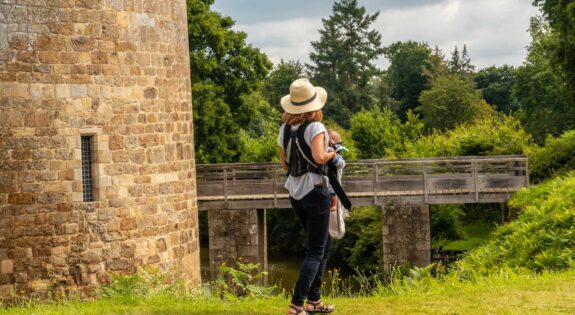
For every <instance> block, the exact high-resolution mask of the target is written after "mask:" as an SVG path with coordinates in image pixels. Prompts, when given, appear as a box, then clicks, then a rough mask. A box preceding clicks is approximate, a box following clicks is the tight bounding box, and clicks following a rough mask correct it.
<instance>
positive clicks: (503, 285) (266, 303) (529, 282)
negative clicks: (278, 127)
mask: <svg viewBox="0 0 575 315" xmlns="http://www.w3.org/2000/svg"><path fill="white" fill-rule="evenodd" d="M326 300H328V301H329V302H330V303H334V304H335V305H336V306H337V311H336V313H334V315H346V314H349V315H352V314H353V315H356V314H360V315H363V314H365V315H371V314H374V315H375V314H377V315H381V314H575V270H571V271H568V272H563V273H548V274H543V275H537V276H536V275H531V274H523V275H514V274H500V275H494V276H489V277H485V278H480V279H479V280H478V281H476V282H454V281H433V282H432V283H429V284H428V285H424V286H417V287H405V288H403V289H402V288H401V287H399V288H397V287H396V288H392V289H382V290H379V291H378V292H376V294H375V296H372V297H360V298H349V297H339V298H326ZM287 303H288V300H287V298H285V297H281V296H277V297H271V298H259V299H255V298H254V299H244V300H237V301H221V300H219V299H215V298H210V297H197V296H196V297H193V296H183V297H182V296H179V297H178V296H175V295H173V294H170V293H167V294H159V295H153V296H149V297H131V298H125V297H124V298H112V299H101V300H95V301H89V302H79V301H67V302H62V303H60V304H49V305H32V306H29V307H19V308H10V309H4V310H1V311H0V314H97V315H102V314H170V315H177V314H203V315H206V314H208V315H216V314H229V315H248V314H261V315H264V314H284V313H285V311H286V306H287Z"/></svg>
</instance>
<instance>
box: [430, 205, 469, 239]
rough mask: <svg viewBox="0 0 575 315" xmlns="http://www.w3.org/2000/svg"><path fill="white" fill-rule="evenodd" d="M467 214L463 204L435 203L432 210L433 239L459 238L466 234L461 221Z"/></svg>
mask: <svg viewBox="0 0 575 315" xmlns="http://www.w3.org/2000/svg"><path fill="white" fill-rule="evenodd" d="M464 215H465V212H464V211H463V209H462V207H461V205H434V206H432V208H431V212H430V225H431V231H432V233H431V237H432V239H433V240H440V239H442V240H458V239H461V238H463V237H464V236H465V233H464V232H463V227H462V223H461V219H462V217H463V216H464Z"/></svg>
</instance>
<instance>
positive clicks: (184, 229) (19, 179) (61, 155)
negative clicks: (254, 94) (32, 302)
mask: <svg viewBox="0 0 575 315" xmlns="http://www.w3.org/2000/svg"><path fill="white" fill-rule="evenodd" d="M186 18H187V17H186V2H185V0H154V1H147V0H18V1H14V0H0V110H1V114H0V296H6V295H8V294H9V293H10V292H12V291H13V290H17V291H18V292H25V293H34V292H45V291H47V290H48V289H49V288H53V287H62V288H83V289H87V288H90V287H94V286H97V285H99V284H100V283H102V282H105V281H107V279H108V276H107V275H108V272H110V271H112V272H117V273H133V272H135V271H136V270H137V269H138V268H139V267H142V266H150V265H151V266H158V267H160V268H162V269H164V270H170V272H172V273H173V274H174V277H177V278H182V279H186V280H188V281H189V282H191V283H198V282H199V280H200V279H199V277H200V264H199V246H198V223H197V204H196V188H195V170H194V169H195V165H194V152H193V132H192V131H193V126H192V108H191V91H190V87H191V83H190V73H189V53H188V40H187V36H188V34H187V20H186ZM81 135H91V136H93V139H94V142H93V145H92V150H93V152H94V158H95V160H94V161H93V165H92V171H93V173H94V185H95V188H96V189H95V191H94V193H95V200H94V201H93V202H84V201H83V198H82V177H81V171H82V167H81V152H80V136H81Z"/></svg>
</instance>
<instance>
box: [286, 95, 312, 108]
mask: <svg viewBox="0 0 575 315" xmlns="http://www.w3.org/2000/svg"><path fill="white" fill-rule="evenodd" d="M316 97H317V92H315V94H314V95H313V96H312V97H311V98H310V99H309V100H306V101H303V102H292V101H291V100H290V102H291V104H292V105H295V106H302V105H307V104H309V103H311V102H313V101H314V100H315V98H316Z"/></svg>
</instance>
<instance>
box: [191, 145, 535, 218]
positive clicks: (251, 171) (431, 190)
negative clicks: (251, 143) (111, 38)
mask: <svg viewBox="0 0 575 315" xmlns="http://www.w3.org/2000/svg"><path fill="white" fill-rule="evenodd" d="M196 169H197V188H198V200H199V201H200V204H202V203H203V204H205V205H209V204H211V206H210V207H209V208H212V207H215V208H218V207H221V206H223V207H224V208H233V206H232V207H230V202H233V203H235V207H242V205H245V206H246V207H247V206H248V205H249V206H250V207H251V206H253V205H254V202H255V201H257V200H262V201H263V200H265V201H266V202H264V205H266V207H269V206H275V207H277V206H279V205H280V203H281V204H284V205H285V200H287V199H288V193H287V191H286V190H285V188H284V183H285V178H286V175H285V171H284V170H283V169H282V168H281V166H280V165H279V163H233V164H201V165H198V166H197V168H196ZM342 182H343V186H344V188H345V190H346V192H347V193H348V195H349V196H350V197H351V198H352V199H353V198H355V199H357V200H358V201H360V202H359V203H357V202H356V203H355V204H358V205H363V204H378V203H380V202H381V201H382V200H384V199H385V198H388V197H395V198H397V197H402V196H403V198H412V199H413V198H418V199H417V200H420V202H425V203H441V202H447V203H456V202H457V200H460V201H461V202H488V200H480V199H481V198H482V195H493V194H509V193H511V192H513V191H516V190H518V189H519V188H521V187H526V186H528V185H529V169H528V161H527V158H526V157H524V156H489V157H450V158H424V159H389V160H356V161H350V162H348V163H347V166H346V168H345V171H344V175H343V180H342ZM446 196H447V197H446ZM458 196H459V198H458ZM462 197H465V198H462ZM282 200H284V202H280V201H282Z"/></svg>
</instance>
